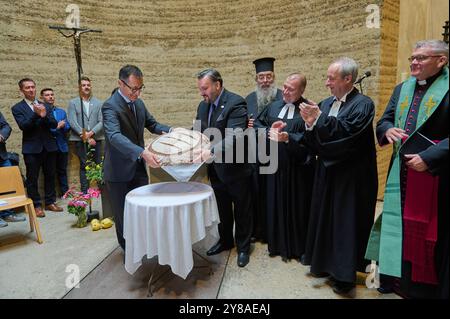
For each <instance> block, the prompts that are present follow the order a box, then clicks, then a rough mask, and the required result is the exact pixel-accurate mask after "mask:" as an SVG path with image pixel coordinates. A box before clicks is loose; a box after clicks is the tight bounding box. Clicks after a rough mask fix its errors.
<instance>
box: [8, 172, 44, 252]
mask: <svg viewBox="0 0 450 319" xmlns="http://www.w3.org/2000/svg"><path fill="white" fill-rule="evenodd" d="M1 201H5V202H6V205H0V210H7V209H12V208H16V207H22V206H24V207H25V212H26V213H27V214H28V216H29V219H30V230H31V231H34V230H36V236H37V242H38V243H39V244H42V237H41V231H40V230H39V223H38V221H37V218H36V212H35V211H34V205H33V201H32V200H31V199H30V198H28V197H27V195H25V188H24V187H23V180H22V176H21V175H20V171H19V167H17V166H10V167H0V202H1Z"/></svg>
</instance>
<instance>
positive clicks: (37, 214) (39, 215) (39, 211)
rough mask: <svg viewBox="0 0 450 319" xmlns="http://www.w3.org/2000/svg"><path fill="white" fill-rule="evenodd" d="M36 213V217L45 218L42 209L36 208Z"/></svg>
mask: <svg viewBox="0 0 450 319" xmlns="http://www.w3.org/2000/svg"><path fill="white" fill-rule="evenodd" d="M34 211H35V212H36V216H37V217H45V213H44V211H43V210H42V208H40V207H36V208H35V209H34Z"/></svg>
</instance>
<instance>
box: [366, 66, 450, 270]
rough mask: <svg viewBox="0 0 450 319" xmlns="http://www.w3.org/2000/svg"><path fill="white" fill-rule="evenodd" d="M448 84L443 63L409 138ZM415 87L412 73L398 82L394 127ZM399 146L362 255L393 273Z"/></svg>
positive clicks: (397, 265)
mask: <svg viewBox="0 0 450 319" xmlns="http://www.w3.org/2000/svg"><path fill="white" fill-rule="evenodd" d="M448 84H449V82H448V67H447V66H446V67H444V69H443V72H442V74H441V75H440V76H439V77H438V78H437V79H436V80H435V81H434V82H433V84H432V85H431V86H430V87H429V88H428V90H427V92H426V94H425V96H424V97H423V99H422V101H421V103H420V107H419V114H418V117H417V126H416V130H415V131H414V132H413V133H412V134H410V136H409V137H408V138H411V136H412V135H413V134H415V133H416V132H417V131H418V130H419V129H420V127H421V126H422V125H423V124H424V123H425V122H426V121H427V120H428V119H429V118H430V116H431V115H432V114H433V112H434V111H435V110H436V108H437V107H438V106H439V104H440V103H441V101H442V99H443V98H444V96H445V94H446V93H447V91H448ZM415 87H416V78H414V77H410V78H409V79H408V80H406V81H405V82H404V83H403V85H402V88H401V90H400V96H399V99H398V103H397V107H396V112H395V124H396V127H400V128H404V127H405V122H406V118H407V117H408V113H409V109H410V107H411V105H412V100H413V98H414V90H415ZM447 107H448V106H447ZM401 147H402V144H401V141H397V142H396V143H394V151H393V154H392V155H393V158H394V161H393V164H392V167H391V170H390V172H389V176H388V179H387V182H386V188H385V191H384V205H383V212H382V213H381V214H380V215H379V216H378V218H377V220H376V221H375V223H374V225H373V226H372V231H371V233H370V237H369V242H368V245H367V250H366V259H368V260H376V261H378V264H379V272H380V273H382V274H386V275H390V276H395V277H401V275H402V272H401V269H402V240H403V229H402V227H403V226H402V207H401V194H400V158H399V150H400V149H401Z"/></svg>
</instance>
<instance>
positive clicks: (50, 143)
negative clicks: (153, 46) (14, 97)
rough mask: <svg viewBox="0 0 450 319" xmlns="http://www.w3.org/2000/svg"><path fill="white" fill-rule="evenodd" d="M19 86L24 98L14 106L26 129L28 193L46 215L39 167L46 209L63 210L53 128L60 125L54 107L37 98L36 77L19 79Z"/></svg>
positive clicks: (40, 214)
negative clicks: (57, 188) (41, 179)
mask: <svg viewBox="0 0 450 319" xmlns="http://www.w3.org/2000/svg"><path fill="white" fill-rule="evenodd" d="M19 89H20V92H22V94H23V96H24V99H23V100H22V101H20V102H19V103H17V104H16V105H14V106H13V107H12V108H11V110H12V113H13V115H14V119H15V120H16V122H17V125H18V126H19V128H20V129H21V130H22V154H23V159H24V161H25V167H26V171H27V172H26V176H27V181H26V186H27V193H28V196H29V197H30V198H31V199H32V200H33V204H34V207H35V210H36V216H37V217H45V213H44V211H43V210H42V207H41V206H42V205H41V196H40V195H39V192H38V179H39V170H40V168H41V167H42V170H43V172H44V188H45V209H47V210H51V211H57V212H60V211H63V209H62V208H61V207H59V206H58V205H56V203H55V201H56V194H55V171H54V167H55V160H56V151H57V150H58V147H57V145H56V139H55V138H54V136H53V135H52V133H51V131H50V129H54V128H56V127H57V126H58V123H57V122H56V120H55V118H54V116H53V112H52V110H51V107H50V106H49V105H44V104H43V103H42V102H40V101H38V100H37V99H36V83H35V82H34V80H33V79H30V78H24V79H22V80H20V81H19Z"/></svg>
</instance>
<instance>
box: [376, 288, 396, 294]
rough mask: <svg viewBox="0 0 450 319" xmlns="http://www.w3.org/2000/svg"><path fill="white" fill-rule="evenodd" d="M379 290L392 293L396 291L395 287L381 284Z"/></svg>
mask: <svg viewBox="0 0 450 319" xmlns="http://www.w3.org/2000/svg"><path fill="white" fill-rule="evenodd" d="M377 290H378V292H379V293H380V294H391V293H393V292H394V289H393V288H392V287H388V286H385V287H384V286H381V287H379V288H377Z"/></svg>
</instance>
